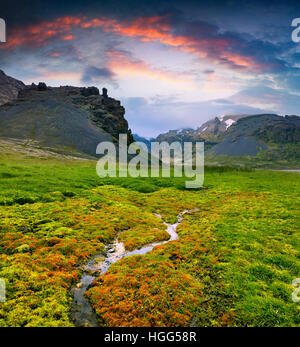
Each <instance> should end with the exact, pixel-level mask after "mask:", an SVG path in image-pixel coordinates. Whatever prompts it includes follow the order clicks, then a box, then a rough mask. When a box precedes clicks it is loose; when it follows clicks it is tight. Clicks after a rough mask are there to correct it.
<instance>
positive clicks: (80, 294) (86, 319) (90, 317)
mask: <svg viewBox="0 0 300 347" xmlns="http://www.w3.org/2000/svg"><path fill="white" fill-rule="evenodd" d="M196 211H198V209H197V208H196V209H193V210H185V211H183V212H181V213H180V214H179V215H178V216H177V222H176V223H175V224H168V223H165V222H164V224H165V225H166V231H167V232H168V234H169V235H170V238H169V240H167V241H163V242H155V243H151V244H149V245H146V246H144V247H142V248H139V249H135V250H134V251H131V252H126V250H125V247H124V244H123V243H122V242H119V241H118V240H116V241H115V242H114V243H111V244H108V245H107V246H106V249H105V257H103V256H102V254H101V255H99V254H98V255H95V256H94V257H92V258H91V259H90V260H89V262H88V263H87V264H86V265H85V266H84V268H83V269H84V273H83V275H82V277H81V280H80V282H79V283H78V284H77V285H76V287H75V288H73V289H72V295H73V302H72V308H71V321H72V322H73V323H74V325H75V326H77V327H98V326H99V323H98V320H97V316H96V313H95V311H94V310H93V308H92V306H91V304H90V302H89V301H88V299H87V298H86V296H85V292H86V291H87V290H88V288H89V287H90V286H91V285H92V283H93V281H94V280H95V279H96V278H97V277H99V276H101V275H103V274H104V273H105V272H106V271H107V270H108V269H109V267H110V266H111V265H112V264H114V263H115V262H117V261H118V260H120V259H122V258H124V257H129V256H131V255H137V254H139V255H143V254H146V253H148V252H150V251H151V250H152V249H153V248H154V247H156V246H159V245H163V244H164V243H167V242H170V241H174V240H177V239H178V234H177V232H176V230H177V227H178V225H179V224H180V223H181V222H182V220H183V215H184V214H185V213H191V212H196ZM155 216H156V217H158V218H162V217H161V216H160V215H158V214H155Z"/></svg>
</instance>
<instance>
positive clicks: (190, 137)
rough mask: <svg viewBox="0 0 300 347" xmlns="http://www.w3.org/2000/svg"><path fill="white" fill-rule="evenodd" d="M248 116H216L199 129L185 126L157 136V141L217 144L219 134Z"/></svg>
mask: <svg viewBox="0 0 300 347" xmlns="http://www.w3.org/2000/svg"><path fill="white" fill-rule="evenodd" d="M243 117H247V115H234V116H230V115H226V116H220V117H215V118H214V119H211V120H209V121H207V122H205V123H204V124H202V125H201V126H200V127H199V128H197V129H192V128H183V129H177V130H170V131H168V132H167V133H164V134H160V135H158V136H157V138H156V141H167V142H169V143H171V142H174V141H179V142H186V141H192V142H195V141H205V142H206V145H207V146H208V145H209V146H211V145H214V144H216V143H217V142H218V141H219V140H218V138H219V136H220V135H221V134H223V133H225V132H226V130H227V129H228V128H229V127H230V126H231V125H232V124H234V123H235V122H236V121H237V120H238V119H241V118H243Z"/></svg>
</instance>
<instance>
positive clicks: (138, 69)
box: [108, 51, 194, 88]
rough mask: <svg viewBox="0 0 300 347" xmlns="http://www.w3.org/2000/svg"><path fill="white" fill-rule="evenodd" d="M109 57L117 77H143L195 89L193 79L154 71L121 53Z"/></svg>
mask: <svg viewBox="0 0 300 347" xmlns="http://www.w3.org/2000/svg"><path fill="white" fill-rule="evenodd" d="M108 55H109V57H110V59H109V68H110V69H111V70H112V71H113V72H114V74H116V75H119V76H130V77H132V76H140V75H143V76H145V77H147V78H150V79H156V80H160V81H166V82H171V83H179V84H184V85H185V87H186V88H194V83H193V82H192V80H191V78H188V77H186V76H184V75H182V74H178V73H171V72H166V71H161V70H159V69H154V68H152V67H150V66H149V65H148V64H146V63H145V62H143V61H140V60H130V59H129V58H128V57H127V56H126V55H125V54H123V53H122V52H120V51H110V52H108Z"/></svg>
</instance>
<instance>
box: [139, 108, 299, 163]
mask: <svg viewBox="0 0 300 347" xmlns="http://www.w3.org/2000/svg"><path fill="white" fill-rule="evenodd" d="M134 138H135V140H136V141H143V138H141V137H137V136H136V135H134ZM152 141H158V142H162V141H166V142H168V143H171V142H174V141H179V142H181V143H183V142H186V141H190V142H196V141H198V142H204V143H205V151H206V162H207V163H213V164H250V165H252V166H266V167H268V166H278V167H281V166H288V167H290V166H292V167H300V117H299V116H296V115H286V116H279V115H276V114H257V115H225V116H220V117H215V118H214V119H211V120H209V121H207V122H205V123H204V124H202V125H201V126H200V127H198V128H197V129H191V128H183V129H177V130H170V131H168V132H167V133H164V134H160V135H158V136H157V137H156V138H155V139H152V140H150V143H151V142H152ZM145 142H146V143H147V145H148V146H149V140H147V139H146V140H145Z"/></svg>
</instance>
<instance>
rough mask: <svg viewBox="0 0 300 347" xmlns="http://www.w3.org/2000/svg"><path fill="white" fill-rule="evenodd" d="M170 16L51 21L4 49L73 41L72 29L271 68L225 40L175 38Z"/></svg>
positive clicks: (18, 34) (19, 34) (21, 33)
mask: <svg viewBox="0 0 300 347" xmlns="http://www.w3.org/2000/svg"><path fill="white" fill-rule="evenodd" d="M168 19H169V16H168V15H165V16H153V17H139V18H136V19H134V20H124V21H117V20H116V19H112V18H108V17H100V18H94V19H88V18H87V17H84V16H82V17H75V16H65V17H60V18H57V19H55V20H53V21H44V22H41V23H38V24H36V25H32V26H29V27H27V28H22V29H17V30H15V31H13V32H12V33H11V36H10V39H9V40H8V42H7V43H5V44H3V45H1V46H0V47H1V48H4V49H10V50H12V49H15V48H16V47H18V46H20V45H24V46H30V47H38V46H42V45H45V44H47V43H48V41H49V40H50V39H54V38H57V39H60V40H66V41H67V40H72V39H75V36H74V35H73V33H72V30H73V29H75V28H81V29H89V28H102V30H103V31H105V32H113V33H116V34H118V35H122V36H126V37H131V38H136V39H138V40H140V41H143V42H159V43H161V44H164V45H167V46H171V47H173V48H176V49H178V50H181V51H183V52H186V53H192V54H195V55H197V56H199V57H201V58H207V59H209V60H212V61H214V62H216V63H223V64H227V65H228V66H230V67H231V68H240V69H246V70H251V71H255V72H259V71H263V70H266V69H267V68H268V67H270V66H271V64H264V63H261V62H258V61H256V59H255V58H254V57H251V56H247V55H245V54H244V55H243V54H238V53H234V52H232V50H230V48H231V47H232V46H234V45H238V44H239V42H234V40H233V39H231V38H227V37H225V38H224V37H214V36H211V37H207V38H205V39H203V38H198V37H196V38H195V37H193V36H191V35H177V34H174V32H173V28H172V25H171V24H170V22H169V20H168Z"/></svg>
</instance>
